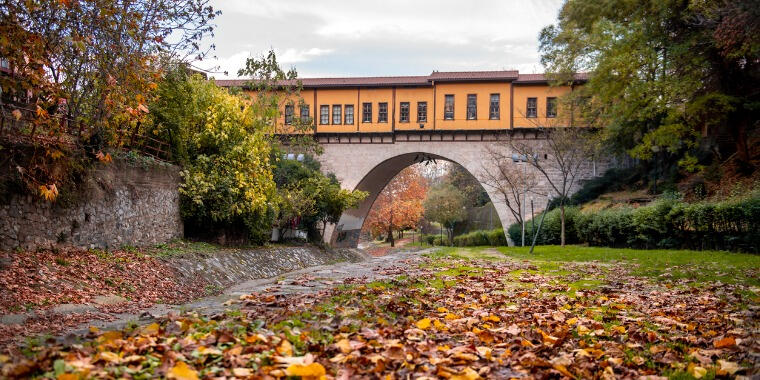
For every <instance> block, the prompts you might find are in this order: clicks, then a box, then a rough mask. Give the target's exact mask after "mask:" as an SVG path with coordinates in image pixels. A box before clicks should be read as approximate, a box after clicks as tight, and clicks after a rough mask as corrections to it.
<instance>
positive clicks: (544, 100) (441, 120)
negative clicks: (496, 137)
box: [216, 71, 586, 134]
mask: <svg viewBox="0 0 760 380" xmlns="http://www.w3.org/2000/svg"><path fill="white" fill-rule="evenodd" d="M585 80H586V76H585V75H583V74H578V75H576V77H575V78H574V80H573V81H572V83H569V84H568V85H566V86H552V85H551V84H550V81H549V80H548V78H547V77H546V76H545V75H544V74H520V73H518V72H517V71H472V72H438V71H434V72H433V73H431V74H430V75H427V76H398V77H354V78H304V79H301V84H302V86H303V89H302V90H301V91H300V96H299V97H300V99H297V98H296V97H292V98H291V99H289V100H290V101H288V102H285V104H283V109H282V110H281V112H280V118H279V120H278V121H277V127H278V130H280V131H287V130H288V125H289V124H292V123H293V120H294V118H302V120H304V121H309V122H311V123H313V131H314V132H316V133H317V134H347V133H348V134H352V133H359V134H361V133H371V134H378V133H379V134H383V133H394V132H396V131H452V130H457V131H462V130H465V131H493V130H508V129H515V128H537V127H557V126H571V125H574V123H575V122H576V120H575V119H574V118H573V117H572V115H570V114H571V113H572V112H570V111H568V110H567V109H566V107H561V106H560V105H559V99H560V97H561V96H562V95H565V94H567V93H568V92H570V91H573V89H574V88H576V86H579V85H582V84H583V83H584V82H585ZM216 82H217V84H218V85H220V86H223V87H245V84H246V81H245V80H217V81H216Z"/></svg>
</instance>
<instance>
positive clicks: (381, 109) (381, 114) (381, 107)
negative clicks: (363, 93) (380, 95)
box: [377, 103, 388, 123]
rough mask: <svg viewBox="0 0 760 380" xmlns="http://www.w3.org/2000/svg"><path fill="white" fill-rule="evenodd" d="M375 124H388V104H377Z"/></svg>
mask: <svg viewBox="0 0 760 380" xmlns="http://www.w3.org/2000/svg"><path fill="white" fill-rule="evenodd" d="M377 122H378V123H387V122H388V103H378V104H377Z"/></svg>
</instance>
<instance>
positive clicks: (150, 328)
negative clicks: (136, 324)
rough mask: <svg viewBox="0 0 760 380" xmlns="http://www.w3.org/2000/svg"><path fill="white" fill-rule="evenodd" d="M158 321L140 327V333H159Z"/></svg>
mask: <svg viewBox="0 0 760 380" xmlns="http://www.w3.org/2000/svg"><path fill="white" fill-rule="evenodd" d="M158 328H159V326H158V323H151V324H149V325H147V326H143V327H142V328H141V329H140V334H142V335H156V334H158Z"/></svg>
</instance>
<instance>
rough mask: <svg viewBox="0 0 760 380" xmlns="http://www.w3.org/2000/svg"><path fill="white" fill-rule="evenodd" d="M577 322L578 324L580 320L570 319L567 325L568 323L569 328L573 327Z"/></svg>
mask: <svg viewBox="0 0 760 380" xmlns="http://www.w3.org/2000/svg"><path fill="white" fill-rule="evenodd" d="M576 322H578V318H570V319H568V320H566V321H565V323H567V325H568V326H572V325H574V324H575V323H576Z"/></svg>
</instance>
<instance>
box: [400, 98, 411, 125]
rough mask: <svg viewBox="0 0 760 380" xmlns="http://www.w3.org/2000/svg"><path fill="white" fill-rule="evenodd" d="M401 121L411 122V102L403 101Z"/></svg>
mask: <svg viewBox="0 0 760 380" xmlns="http://www.w3.org/2000/svg"><path fill="white" fill-rule="evenodd" d="M398 122H399V123H408V122H409V102H401V108H400V112H399V116H398Z"/></svg>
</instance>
